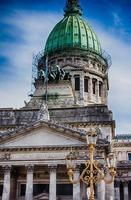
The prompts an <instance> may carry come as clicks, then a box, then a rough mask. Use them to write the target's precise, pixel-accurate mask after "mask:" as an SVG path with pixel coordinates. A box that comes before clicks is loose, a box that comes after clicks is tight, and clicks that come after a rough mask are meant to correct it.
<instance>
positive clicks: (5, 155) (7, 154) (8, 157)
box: [0, 153, 10, 161]
mask: <svg viewBox="0 0 131 200" xmlns="http://www.w3.org/2000/svg"><path fill="white" fill-rule="evenodd" d="M5 160H10V154H9V153H5V154H3V155H0V161H5Z"/></svg>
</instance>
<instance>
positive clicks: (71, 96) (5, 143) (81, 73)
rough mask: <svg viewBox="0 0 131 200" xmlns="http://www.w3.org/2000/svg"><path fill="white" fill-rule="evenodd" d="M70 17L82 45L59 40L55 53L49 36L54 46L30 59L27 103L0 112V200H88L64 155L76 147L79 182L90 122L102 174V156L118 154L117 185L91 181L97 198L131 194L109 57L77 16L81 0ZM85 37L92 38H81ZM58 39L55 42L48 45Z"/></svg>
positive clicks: (128, 148) (126, 142) (123, 198)
mask: <svg viewBox="0 0 131 200" xmlns="http://www.w3.org/2000/svg"><path fill="white" fill-rule="evenodd" d="M69 5H71V6H69ZM76 8H77V9H76ZM72 12H73V13H72ZM70 14H71V17H70V18H71V19H72V18H73V17H74V15H75V17H74V18H73V19H77V21H76V22H75V26H74V25H73V24H74V23H72V26H73V27H72V28H70V29H69V30H71V31H72V30H76V28H77V26H78V28H79V27H81V29H80V28H79V33H76V35H75V36H78V35H80V36H81V37H84V38H85V40H83V41H84V44H86V48H85V47H83V45H82V43H81V42H82V40H81V41H79V43H78V44H79V47H76V46H74V45H73V46H68V42H69V41H68V40H65V41H66V42H67V44H66V43H65V44H63V41H61V42H62V45H65V46H66V47H68V48H65V49H63V46H62V49H57V50H56V48H55V49H54V50H53V51H52V49H51V48H50V41H48V42H49V44H48V45H46V46H47V47H48V48H49V49H50V50H51V51H50V52H48V54H47V51H48V48H46V51H45V52H43V53H42V54H40V56H37V57H36V58H35V67H36V76H35V77H33V84H34V91H33V93H32V94H31V95H30V96H31V98H30V101H29V102H25V106H24V107H23V108H20V109H13V108H3V109H2V108H1V109H0V199H1V200H24V199H25V200H42V199H45V200H88V199H89V193H90V188H89V185H88V186H87V185H85V184H84V183H82V182H77V184H71V183H70V181H69V179H68V176H67V168H66V156H67V155H68V154H69V152H70V150H71V149H72V148H73V150H74V151H76V152H77V158H78V159H77V160H76V166H77V167H76V168H75V171H74V178H75V179H78V178H79V176H80V174H81V172H82V170H83V169H84V168H85V165H84V163H85V161H86V160H87V159H89V152H88V145H87V143H86V133H87V131H88V130H89V129H90V128H92V127H94V128H95V129H96V130H97V133H98V140H97V144H96V151H95V155H94V158H95V159H97V160H98V161H99V162H100V166H101V169H102V170H103V172H104V173H105V175H106V176H107V177H108V176H109V174H108V173H107V172H106V171H105V165H104V164H103V163H104V161H105V158H106V157H107V155H108V153H110V152H111V151H114V153H115V155H116V156H117V176H116V179H115V182H112V183H108V184H107V183H105V181H103V180H102V181H101V182H99V183H98V184H96V185H95V187H94V188H95V199H97V200H128V199H131V193H130V188H131V163H130V159H131V153H130V152H131V140H130V139H129V138H128V137H123V139H120V138H119V137H116V138H115V142H114V143H113V142H112V141H113V139H114V137H115V121H114V119H113V114H112V111H111V110H109V109H108V105H107V99H108V90H109V83H108V68H109V67H110V64H111V63H110V59H109V56H108V57H107V56H105V54H104V53H103V51H102V49H101V47H100V44H99V41H98V39H97V37H96V36H95V33H94V32H93V30H92V29H91V28H88V23H87V24H86V25H85V22H84V21H82V18H79V17H80V15H81V12H80V6H79V4H78V1H73V0H68V1H67V6H66V11H65V15H67V18H68V17H69V15H70ZM72 14H73V15H72ZM78 21H79V22H80V23H78ZM68 25H69V24H67V26H68ZM67 26H66V27H65V29H67ZM62 27H63V26H62ZM82 30H85V32H86V34H85V33H84V32H83V31H82ZM60 32H61V31H60V30H58V34H59V33H60ZM88 34H89V35H88ZM90 34H92V37H91V36H90ZM69 35H70V33H68V34H66V35H65V37H66V36H68V37H69ZM75 36H74V37H75ZM61 37H63V36H62V35H61ZM69 38H70V37H69ZM55 39H56V37H55V38H54V40H55ZM52 40H53V39H52ZM88 40H90V43H88V42H87V43H86V42H85V41H88ZM73 41H74V40H73ZM48 42H47V43H48ZM70 42H71V44H72V41H70ZM55 44H56V43H53V41H52V43H51V45H54V46H55ZM58 44H59V41H58ZM71 44H70V45H71ZM96 45H97V46H96ZM59 46H60V45H58V48H59ZM47 66H48V69H47ZM46 72H47V73H46ZM109 178H110V177H109Z"/></svg>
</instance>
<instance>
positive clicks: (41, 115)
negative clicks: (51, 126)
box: [37, 103, 50, 121]
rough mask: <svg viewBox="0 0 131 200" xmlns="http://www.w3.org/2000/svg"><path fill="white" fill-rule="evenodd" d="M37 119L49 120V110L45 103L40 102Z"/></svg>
mask: <svg viewBox="0 0 131 200" xmlns="http://www.w3.org/2000/svg"><path fill="white" fill-rule="evenodd" d="M37 119H38V120H41V121H48V120H50V116H49V111H48V107H47V105H46V104H44V103H43V104H42V106H41V108H40V110H39V112H38V117H37Z"/></svg>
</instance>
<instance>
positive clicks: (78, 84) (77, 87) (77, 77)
mask: <svg viewBox="0 0 131 200" xmlns="http://www.w3.org/2000/svg"><path fill="white" fill-rule="evenodd" d="M75 90H76V91H79V90H80V76H79V75H76V76H75Z"/></svg>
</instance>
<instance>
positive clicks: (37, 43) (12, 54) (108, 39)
mask: <svg viewBox="0 0 131 200" xmlns="http://www.w3.org/2000/svg"><path fill="white" fill-rule="evenodd" d="M60 19H61V16H60V15H55V14H51V13H45V12H44V13H40V12H39V13H38V12H30V13H28V12H26V11H23V10H21V11H19V12H18V11H14V12H13V14H12V15H8V16H7V17H6V18H5V19H4V21H3V23H4V24H5V25H10V27H12V29H11V30H10V31H11V33H10V34H12V35H13V36H14V37H17V40H16V41H15V42H9V41H8V42H3V49H2V51H0V55H1V56H4V57H5V58H6V59H7V60H8V63H9V64H8V66H4V67H7V68H8V70H11V71H12V73H11V76H12V77H10V75H9V73H7V74H4V75H3V79H1V80H2V82H1V84H0V96H1V97H2V98H0V105H1V107H11V106H12V107H21V106H23V105H24V104H23V102H24V100H27V93H28V92H29V90H30V87H31V86H30V85H31V68H32V55H33V52H35V53H37V52H39V51H40V50H41V49H44V45H45V41H46V39H47V36H48V34H49V32H50V31H51V30H52V28H53V26H54V25H55V24H56V23H57V22H58V21H59V20H60ZM91 24H94V27H95V30H96V32H97V35H98V36H99V38H100V41H101V44H102V47H103V48H104V49H105V50H106V51H107V52H108V53H110V54H111V56H112V61H113V65H112V66H111V68H110V70H109V79H110V91H109V107H110V109H111V110H113V113H114V119H116V124H117V133H118V134H119V133H130V131H131V120H130V119H131V105H130V104H131V103H130V101H131V81H130V74H131V66H130V63H131V58H130V52H131V47H130V45H129V44H128V43H125V42H124V41H122V40H120V38H117V37H115V36H114V35H112V32H110V31H109V30H108V32H107V30H105V29H104V28H102V26H100V25H98V24H97V23H94V21H93V20H92V21H91ZM14 30H15V31H14ZM8 70H7V72H8Z"/></svg>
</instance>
